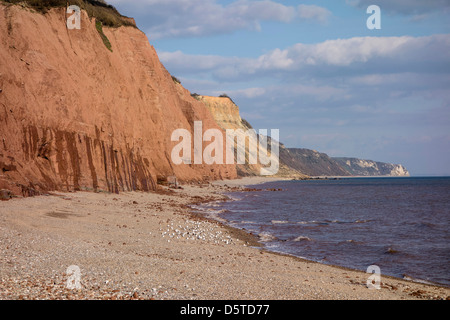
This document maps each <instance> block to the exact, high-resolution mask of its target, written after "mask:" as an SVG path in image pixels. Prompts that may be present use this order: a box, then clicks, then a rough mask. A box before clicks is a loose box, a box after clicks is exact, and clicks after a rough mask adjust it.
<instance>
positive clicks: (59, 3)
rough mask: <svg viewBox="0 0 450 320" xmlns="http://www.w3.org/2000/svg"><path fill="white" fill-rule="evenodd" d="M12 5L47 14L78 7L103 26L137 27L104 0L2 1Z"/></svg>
mask: <svg viewBox="0 0 450 320" xmlns="http://www.w3.org/2000/svg"><path fill="white" fill-rule="evenodd" d="M1 1H3V2H6V3H12V4H26V5H27V6H29V7H31V8H33V9H35V10H36V11H39V12H42V13H46V12H47V11H48V10H49V9H50V8H55V7H56V8H57V7H66V5H76V6H78V7H80V9H82V10H86V12H87V13H88V15H89V17H91V18H95V19H96V20H97V21H100V22H101V23H102V25H103V26H108V27H115V28H117V27H120V26H132V27H136V25H135V24H134V23H133V22H132V21H131V19H130V18H128V17H125V16H122V15H121V14H120V13H119V11H117V9H116V8H114V7H113V6H112V5H109V4H107V3H106V2H105V1H104V0H70V1H67V0H1Z"/></svg>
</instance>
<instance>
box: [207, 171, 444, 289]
mask: <svg viewBox="0 0 450 320" xmlns="http://www.w3.org/2000/svg"><path fill="white" fill-rule="evenodd" d="M380 177H381V178H384V177H390V176H380ZM311 178H312V179H311V180H316V179H327V180H328V179H331V180H334V179H340V178H371V177H365V176H351V177H348V176H336V177H325V176H323V177H322V176H321V177H311ZM375 178H376V177H375ZM392 178H404V177H392ZM406 178H409V177H406ZM291 180H293V179H290V178H267V177H244V178H242V180H227V181H225V180H224V181H221V182H220V183H219V184H218V185H228V184H231V185H233V186H234V187H236V186H240V187H243V188H248V186H253V185H255V186H256V185H261V184H265V183H269V182H277V181H291ZM233 192H246V191H245V190H242V191H239V190H236V191H233ZM229 199H230V198H229ZM230 201H235V200H233V199H230ZM205 219H209V218H207V217H205ZM211 219H212V220H214V219H213V218H211ZM220 223H221V224H223V225H224V227H229V228H232V229H237V230H239V231H242V232H244V233H247V234H248V235H249V236H250V237H253V238H254V240H255V241H256V242H257V245H255V247H259V248H260V250H265V251H267V252H269V253H272V254H278V255H282V256H288V257H291V258H293V259H298V260H300V261H302V262H306V263H318V264H321V265H327V266H331V267H334V268H339V269H343V270H348V271H355V272H364V271H362V270H359V269H354V268H350V267H344V266H340V265H335V264H326V263H322V262H318V261H314V260H309V259H307V258H303V257H299V256H296V255H294V254H290V253H286V252H281V251H280V252H278V251H273V250H270V249H267V248H266V247H265V246H264V243H261V242H260V240H259V237H258V236H257V235H254V234H253V233H250V232H248V231H246V230H245V229H244V230H243V229H240V228H238V227H233V226H230V225H227V223H226V222H220ZM381 276H382V277H385V278H391V279H393V280H401V281H409V282H412V283H418V284H423V285H426V286H431V287H440V288H444V289H450V286H446V285H444V284H441V283H434V282H432V281H427V280H422V279H415V278H411V279H404V278H400V277H396V276H392V275H387V274H381Z"/></svg>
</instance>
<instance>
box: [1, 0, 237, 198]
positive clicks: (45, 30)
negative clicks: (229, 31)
mask: <svg viewBox="0 0 450 320" xmlns="http://www.w3.org/2000/svg"><path fill="white" fill-rule="evenodd" d="M81 21H82V28H81V29H80V30H76V29H75V30H68V29H67V27H66V13H65V8H54V9H51V10H49V11H48V12H47V13H45V14H42V13H37V12H35V11H33V10H30V9H27V8H23V7H21V6H16V5H7V4H5V3H0V30H1V32H0V89H1V92H0V140H1V141H0V189H8V190H10V191H12V193H14V194H18V195H25V196H26V195H33V194H38V193H40V192H42V191H49V190H62V191H72V190H96V191H100V190H104V191H109V192H119V191H132V190H142V191H149V190H154V189H155V188H156V180H157V178H158V176H160V175H161V176H169V175H176V176H177V177H178V179H180V180H184V181H192V180H198V181H200V180H208V179H222V178H223V179H225V178H226V179H230V178H235V177H236V168H235V166H234V165H212V166H211V165H195V166H192V165H185V164H181V165H178V166H175V165H173V164H172V162H171V159H170V155H171V150H172V148H173V146H174V144H176V142H172V141H171V133H172V132H173V131H174V130H176V129H179V128H184V129H188V130H189V131H190V132H193V123H194V121H196V120H201V121H203V124H204V128H205V130H206V128H220V127H219V126H218V125H217V123H216V122H215V120H214V118H213V117H212V115H211V113H210V112H209V110H208V109H207V108H206V107H205V105H204V104H203V103H201V102H199V101H197V100H196V99H194V98H192V97H191V95H190V93H189V92H188V91H187V90H186V89H185V88H183V87H182V86H181V85H180V84H179V83H176V82H174V81H173V79H172V77H171V75H170V74H169V72H168V71H167V70H166V69H165V68H164V66H163V65H162V64H161V63H160V61H159V59H158V56H157V54H156V52H155V50H154V48H153V47H152V46H151V45H150V43H149V41H148V39H147V37H146V36H145V34H144V33H143V32H141V31H140V30H138V29H137V28H134V27H126V26H122V27H119V28H106V27H104V28H103V32H104V34H105V35H106V37H107V38H108V40H109V41H110V43H111V46H112V48H113V51H112V52H111V51H110V50H108V49H107V48H106V47H105V45H104V43H103V41H102V38H101V36H100V34H99V32H98V31H97V29H96V25H95V19H91V18H89V17H88V15H87V13H86V12H85V11H82V15H81Z"/></svg>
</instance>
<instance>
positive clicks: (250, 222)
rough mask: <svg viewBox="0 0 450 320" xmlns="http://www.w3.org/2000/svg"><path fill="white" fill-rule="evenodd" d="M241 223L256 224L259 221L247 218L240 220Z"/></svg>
mask: <svg viewBox="0 0 450 320" xmlns="http://www.w3.org/2000/svg"><path fill="white" fill-rule="evenodd" d="M240 223H241V224H256V223H257V222H255V221H247V220H243V221H241V222H240Z"/></svg>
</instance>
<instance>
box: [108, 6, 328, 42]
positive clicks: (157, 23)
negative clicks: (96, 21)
mask: <svg viewBox="0 0 450 320" xmlns="http://www.w3.org/2000/svg"><path fill="white" fill-rule="evenodd" d="M109 2H110V3H111V4H113V5H119V4H121V3H123V2H124V1H123V0H110V1H109ZM127 5H128V6H129V10H130V11H131V12H133V15H134V16H139V15H143V16H144V15H145V17H146V19H145V21H144V24H145V25H144V26H143V28H144V31H146V33H147V34H148V35H149V36H150V37H151V38H153V39H161V38H170V37H172V38H173V37H197V36H208V35H216V34H226V33H231V32H234V31H237V30H256V31H259V30H261V23H262V22H266V21H275V22H281V23H290V22H292V21H294V20H295V19H305V20H313V21H318V22H320V23H324V22H326V21H327V19H328V17H329V16H330V15H331V12H330V11H329V10H327V9H325V8H322V7H319V6H315V5H310V6H306V5H303V6H302V5H301V6H299V7H298V8H296V7H294V6H287V5H284V4H282V3H279V2H276V1H272V0H262V1H254V0H235V1H232V2H231V3H229V4H227V5H223V4H220V3H219V1H218V0H135V1H132V2H131V3H127Z"/></svg>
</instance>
